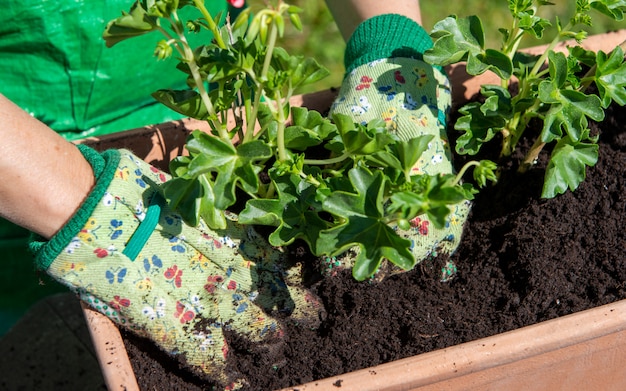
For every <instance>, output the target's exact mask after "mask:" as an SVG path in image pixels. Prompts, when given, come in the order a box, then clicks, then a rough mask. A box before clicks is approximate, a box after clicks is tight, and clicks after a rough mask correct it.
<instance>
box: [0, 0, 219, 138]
mask: <svg viewBox="0 0 626 391" xmlns="http://www.w3.org/2000/svg"><path fill="white" fill-rule="evenodd" d="M131 5H132V1H129V0H106V1H104V0H89V1H87V0H84V1H77V0H75V1H67V0H66V1H51V0H25V1H24V0H23V1H3V2H2V12H1V13H0V70H1V76H0V78H1V79H0V93H2V94H4V95H5V96H6V97H7V98H9V99H11V100H12V101H13V102H15V103H16V104H17V105H18V106H20V107H22V108H23V109H24V110H26V111H27V112H29V113H31V114H32V115H33V116H35V117H36V118H38V119H40V120H41V121H42V122H44V123H46V124H47V125H48V126H50V127H51V128H52V129H54V130H56V131H57V132H59V133H60V134H62V135H63V136H65V137H66V138H67V139H69V140H74V139H78V138H84V137H87V136H96V135H101V134H107V133H112V132H117V131H121V130H127V129H132V128H136V127H140V126H144V125H150V124H155V123H160V122H165V121H169V120H173V119H178V118H180V115H178V114H176V113H174V112H173V111H171V110H169V109H167V108H165V107H164V106H162V105H160V104H158V103H157V102H155V100H154V99H153V98H152V97H151V96H150V94H151V93H152V92H154V91H155V90H156V89H158V88H185V77H184V76H185V75H184V74H183V73H182V72H180V71H178V70H176V69H175V68H174V66H175V61H176V60H175V59H168V60H165V61H157V60H156V59H155V58H154V57H153V51H154V47H155V44H156V42H158V41H159V40H161V39H163V37H162V36H161V35H160V34H158V33H156V32H155V33H152V34H148V35H146V36H142V37H138V38H134V39H131V40H128V41H124V42H121V43H119V44H118V45H116V46H114V47H112V48H106V47H105V45H104V40H103V39H102V32H103V31H104V27H105V26H106V23H107V22H108V21H109V20H111V19H114V18H116V17H117V16H119V15H121V11H122V10H124V11H127V10H128V9H129V8H130V6H131ZM206 5H207V8H208V9H209V11H210V12H211V13H212V14H213V15H214V16H215V15H217V14H218V12H219V11H220V10H225V9H227V3H226V1H225V0H223V1H218V0H209V1H207V2H206ZM181 11H182V12H183V13H184V12H187V13H189V12H197V11H195V10H194V9H193V8H191V7H185V8H183V10H181ZM203 39H205V40H206V35H205V36H204V38H203ZM196 41H197V42H200V41H199V40H198V38H196ZM192 43H193V42H192Z"/></svg>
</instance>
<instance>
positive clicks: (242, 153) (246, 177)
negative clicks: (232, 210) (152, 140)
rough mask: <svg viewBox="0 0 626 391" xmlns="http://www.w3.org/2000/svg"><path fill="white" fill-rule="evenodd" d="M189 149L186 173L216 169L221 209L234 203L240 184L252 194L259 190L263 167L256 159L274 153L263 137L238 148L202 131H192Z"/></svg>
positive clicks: (215, 185) (217, 202)
mask: <svg viewBox="0 0 626 391" xmlns="http://www.w3.org/2000/svg"><path fill="white" fill-rule="evenodd" d="M187 149H188V150H189V152H190V154H191V156H192V159H191V161H190V163H189V166H188V172H187V174H186V175H187V176H189V177H191V178H195V177H199V176H200V175H203V174H206V173H214V174H215V179H214V181H213V183H212V188H213V192H214V193H215V201H214V204H215V207H216V208H218V209H221V210H225V209H226V208H228V207H229V206H231V205H233V204H234V203H235V201H236V197H235V188H236V186H237V184H239V185H240V186H241V188H242V189H243V190H244V191H246V192H248V193H249V194H254V193H256V192H257V191H258V188H259V179H258V174H259V172H260V171H261V167H259V166H256V165H255V163H256V162H258V161H263V160H267V159H269V158H270V157H271V156H272V152H271V149H270V148H269V146H267V144H265V143H264V142H263V141H261V140H254V141H250V142H246V143H243V144H240V145H238V146H237V148H235V147H234V146H232V145H231V144H230V143H227V142H225V141H223V140H221V139H219V138H217V137H212V136H210V135H208V134H206V133H203V132H200V131H194V132H193V133H192V134H191V137H190V138H189V140H188V141H187Z"/></svg>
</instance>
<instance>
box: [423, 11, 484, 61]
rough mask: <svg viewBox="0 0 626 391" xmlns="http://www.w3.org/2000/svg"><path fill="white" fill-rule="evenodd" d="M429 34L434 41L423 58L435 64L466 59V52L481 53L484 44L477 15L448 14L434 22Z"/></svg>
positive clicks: (481, 27)
mask: <svg viewBox="0 0 626 391" xmlns="http://www.w3.org/2000/svg"><path fill="white" fill-rule="evenodd" d="M430 35H431V37H432V38H433V39H435V43H434V45H433V47H432V48H431V49H429V50H427V51H426V52H425V53H424V59H425V60H426V61H427V62H429V63H431V64H435V65H441V66H446V65H450V64H455V63H457V62H459V61H464V60H467V57H468V54H470V53H472V54H475V53H481V52H482V51H483V49H484V45H485V33H484V32H483V25H482V22H481V20H480V19H479V18H478V17H477V16H468V17H466V18H461V19H457V17H456V16H454V15H453V16H448V17H447V18H445V19H443V20H441V21H440V22H437V23H436V24H435V26H434V27H433V30H432V31H431V33H430Z"/></svg>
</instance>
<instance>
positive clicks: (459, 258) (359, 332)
mask: <svg viewBox="0 0 626 391" xmlns="http://www.w3.org/2000/svg"><path fill="white" fill-rule="evenodd" d="M613 114H615V115H613ZM623 115H624V114H623V113H622V114H620V113H613V112H612V111H610V112H609V113H608V118H607V120H606V121H605V122H604V123H603V124H602V129H601V130H600V129H599V128H597V127H596V128H595V129H593V131H594V132H596V133H599V134H600V142H599V144H600V160H599V162H598V164H597V165H596V166H595V167H593V168H591V169H588V170H587V180H586V181H585V182H584V183H583V184H582V185H581V186H580V188H579V189H578V190H576V191H575V192H573V193H572V192H567V193H566V194H564V195H562V196H559V197H557V198H555V199H550V200H545V199H541V198H540V196H539V195H540V192H541V183H542V180H543V173H544V171H543V167H545V160H546V158H547V156H544V155H542V156H541V159H540V162H539V164H538V165H537V167H536V168H533V169H532V170H531V171H529V172H528V173H526V174H525V176H524V177H521V176H519V175H518V174H516V173H515V169H516V163H515V162H516V159H518V158H519V156H514V157H513V159H512V160H511V162H509V163H506V162H505V163H504V165H505V169H504V170H503V171H502V174H501V179H500V182H499V183H498V185H496V186H494V187H492V188H490V189H488V190H486V191H483V192H482V193H481V194H480V195H479V196H478V197H477V199H476V201H475V203H474V206H473V209H472V213H471V215H470V219H469V221H468V222H467V224H466V227H465V231H464V237H463V241H462V243H461V245H460V247H459V249H458V250H457V252H456V253H455V254H454V255H453V259H454V261H455V262H456V264H457V266H458V274H457V276H456V277H455V278H454V279H453V280H452V281H450V282H447V283H442V282H440V281H439V277H440V269H441V266H442V264H443V260H437V261H434V262H429V263H427V264H422V265H420V266H419V267H417V268H416V269H415V270H413V271H411V272H407V273H403V274H399V275H395V276H393V277H390V278H387V279H385V280H384V281H383V282H381V283H376V284H372V283H358V282H356V281H354V280H353V279H352V278H351V277H350V276H349V274H339V275H337V276H335V277H331V278H326V279H323V280H321V281H319V282H318V283H316V284H315V285H314V286H313V287H312V289H314V290H315V292H316V293H317V294H318V295H319V296H320V297H321V298H322V300H323V303H324V305H325V307H326V309H327V311H328V316H327V318H326V319H325V321H324V322H323V323H322V325H321V327H320V328H319V329H317V330H308V329H302V328H298V327H291V326H287V328H286V335H285V345H284V348H283V349H282V351H280V354H281V356H280V357H268V355H267V354H266V353H265V352H264V351H262V350H255V349H254V348H253V347H252V349H251V347H250V346H249V345H248V344H245V343H244V344H242V346H237V342H238V341H233V342H231V352H234V353H235V354H233V356H232V357H231V359H232V365H233V368H235V369H236V370H237V371H239V372H241V373H243V374H244V375H245V377H246V378H247V379H248V380H249V381H250V387H249V389H250V390H272V389H279V388H282V387H290V386H296V385H298V384H302V383H305V382H309V381H313V380H316V379H321V378H326V377H330V376H333V375H338V374H341V373H345V372H350V371H353V370H357V369H361V368H365V367H370V366H374V365H377V364H382V363H385V362H389V361H392V360H397V359H401V358H404V357H408V356H413V355H417V354H420V353H424V352H429V351H432V350H435V349H441V348H445V347H448V346H451V345H456V344H460V343H463V342H468V341H472V340H475V339H478V338H482V337H487V336H491V335H494V334H497V333H501V332H505V331H508V330H512V329H516V328H519V327H523V326H527V325H531V324H534V323H537V322H541V321H545V320H548V319H552V318H556V317H559V316H562V315H567V314H571V313H574V312H577V311H581V310H585V309H588V308H592V307H596V306H599V305H603V304H607V303H611V302H614V301H617V300H621V299H624V298H626V251H625V250H626V229H625V228H626V223H624V216H626V186H625V181H626V127H625V126H624V125H623V124H624V123H625V122H624V118H623ZM594 126H595V125H594ZM524 148H527V146H524V145H521V149H522V150H523V149H524ZM456 163H457V164H459V165H460V164H462V162H461V161H460V160H459V161H457V162H456ZM125 341H126V346H127V348H128V351H129V354H130V356H131V360H132V363H133V366H134V370H135V373H136V375H137V379H138V382H139V384H140V385H141V387H143V389H145V390H153V389H167V390H177V389H181V390H196V389H210V385H209V384H208V383H206V382H203V381H202V380H200V379H197V378H195V377H194V376H192V375H190V374H189V373H188V372H186V371H185V370H184V369H180V368H179V365H178V364H177V363H176V362H175V361H174V360H172V359H171V358H169V357H167V356H165V355H164V354H162V353H161V352H159V351H157V350H156V348H154V346H153V345H152V344H150V343H149V342H147V341H144V340H139V339H137V338H135V337H132V336H128V335H125ZM281 362H282V363H287V364H283V365H275V366H273V365H272V364H273V363H281Z"/></svg>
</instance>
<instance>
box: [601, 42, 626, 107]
mask: <svg viewBox="0 0 626 391" xmlns="http://www.w3.org/2000/svg"><path fill="white" fill-rule="evenodd" d="M596 63H597V68H596V74H595V81H596V85H597V87H598V92H599V94H600V99H602V107H604V108H607V107H609V105H610V104H611V101H615V102H616V103H617V104H619V105H621V106H623V105H626V63H624V51H623V50H622V48H621V47H619V46H618V47H616V48H615V50H613V52H611V54H610V55H607V54H605V53H604V52H602V51H599V52H598V53H597V57H596Z"/></svg>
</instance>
